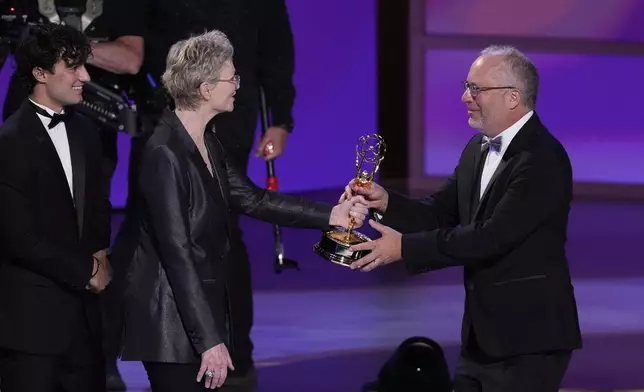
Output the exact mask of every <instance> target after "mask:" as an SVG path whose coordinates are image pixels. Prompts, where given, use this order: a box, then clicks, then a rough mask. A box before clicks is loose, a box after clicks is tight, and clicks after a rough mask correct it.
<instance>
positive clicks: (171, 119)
mask: <svg viewBox="0 0 644 392" xmlns="http://www.w3.org/2000/svg"><path fill="white" fill-rule="evenodd" d="M162 121H165V122H166V123H167V124H168V125H169V126H170V127H172V129H174V130H175V132H176V134H177V135H178V137H179V139H181V141H182V142H183V144H184V146H185V147H186V149H187V151H188V155H189V156H190V160H192V163H193V164H194V165H195V166H196V167H197V170H198V171H199V174H200V176H201V180H202V181H203V182H204V184H206V188H207V189H208V196H209V197H210V198H211V199H212V200H213V201H214V202H215V203H217V200H218V199H219V201H223V202H224V203H225V202H226V200H225V199H224V196H223V192H222V190H221V189H220V187H219V185H218V181H217V179H216V176H212V175H210V171H208V167H207V166H206V163H205V162H204V161H203V159H202V158H201V154H200V153H199V150H198V149H197V146H196V145H195V143H194V141H193V140H192V138H191V137H190V135H189V134H188V131H187V130H186V128H185V127H184V126H183V124H182V123H181V121H180V120H179V118H178V117H177V116H176V115H175V114H174V113H172V112H167V113H166V114H165V115H164V116H163V118H162ZM206 140H207V139H206ZM213 158H214V157H213ZM212 166H213V172H214V171H215V170H216V168H215V166H216V161H213V162H212Z"/></svg>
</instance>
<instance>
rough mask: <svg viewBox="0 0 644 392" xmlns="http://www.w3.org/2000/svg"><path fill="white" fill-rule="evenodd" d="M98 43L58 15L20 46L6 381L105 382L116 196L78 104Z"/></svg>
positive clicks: (1, 323) (44, 384)
mask: <svg viewBox="0 0 644 392" xmlns="http://www.w3.org/2000/svg"><path fill="white" fill-rule="evenodd" d="M90 53H91V47H90V44H89V42H88V40H87V39H86V37H85V36H84V35H83V34H82V33H80V32H78V31H77V30H74V29H73V28H71V27H68V26H64V25H55V24H48V25H45V26H40V27H36V28H34V29H32V31H31V33H30V35H29V36H27V37H26V38H25V39H24V40H23V42H21V43H20V45H19V46H18V48H17V49H16V54H15V58H16V65H17V70H16V72H17V73H18V74H19V75H20V76H21V77H22V78H23V81H24V83H25V85H26V86H28V88H29V98H28V99H27V100H25V101H24V103H23V104H22V106H21V107H20V109H19V110H18V111H16V112H15V113H14V114H13V115H11V116H10V117H9V118H8V119H7V121H6V122H5V123H4V124H3V125H2V126H1V127H0V217H1V219H0V378H1V379H2V392H30V391H34V392H36V391H37V392H49V391H51V392H54V391H56V392H57V391H66V392H76V391H78V392H87V391H102V390H105V369H104V364H103V355H102V347H101V344H102V341H101V337H102V332H101V313H100V311H101V310H100V303H99V298H98V293H99V292H101V291H102V290H103V289H104V288H105V287H106V286H107V284H108V283H109V281H110V279H111V270H110V266H109V262H108V260H107V256H106V249H107V248H108V247H109V240H110V211H111V205H110V203H109V199H108V197H107V195H106V194H105V192H104V191H103V184H102V169H101V144H100V138H99V134H98V130H97V129H96V127H95V126H94V125H93V124H92V123H91V122H90V121H89V120H88V119H86V118H84V117H81V116H80V115H75V114H74V113H73V112H72V111H70V110H69V108H67V106H68V105H74V104H77V103H79V102H80V101H81V99H82V90H83V85H84V83H86V82H87V81H88V80H89V76H88V74H87V71H86V70H85V66H84V64H85V62H86V61H87V58H88V56H89V55H90Z"/></svg>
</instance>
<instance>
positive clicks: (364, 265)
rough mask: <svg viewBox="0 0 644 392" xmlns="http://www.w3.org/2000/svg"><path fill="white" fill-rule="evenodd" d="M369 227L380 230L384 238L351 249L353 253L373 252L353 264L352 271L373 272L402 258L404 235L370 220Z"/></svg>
mask: <svg viewBox="0 0 644 392" xmlns="http://www.w3.org/2000/svg"><path fill="white" fill-rule="evenodd" d="M369 225H371V227H373V228H374V229H376V230H378V231H379V232H380V234H382V236H381V237H380V238H378V239H377V240H373V241H369V242H363V243H361V244H357V245H353V246H351V248H349V250H350V251H352V252H354V251H357V250H371V253H369V254H368V255H366V256H364V257H363V258H361V259H359V260H356V261H355V262H354V263H353V264H351V269H360V270H361V271H365V272H366V271H371V270H373V269H375V268H377V267H380V266H383V265H385V264H390V263H393V262H394V261H398V260H400V259H401V258H402V234H400V233H399V232H397V231H396V230H394V229H392V228H391V227H387V226H385V225H382V224H380V223H378V222H376V221H373V220H369Z"/></svg>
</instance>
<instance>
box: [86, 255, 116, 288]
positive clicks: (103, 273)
mask: <svg viewBox="0 0 644 392" xmlns="http://www.w3.org/2000/svg"><path fill="white" fill-rule="evenodd" d="M93 257H94V267H93V268H92V273H93V274H94V276H93V277H92V278H91V279H90V281H89V284H88V289H89V290H90V291H91V292H93V293H100V292H101V291H103V290H105V288H106V287H107V285H108V284H110V282H111V281H112V266H111V264H110V261H109V259H108V258H107V251H105V250H100V251H98V252H96V253H94V254H93Z"/></svg>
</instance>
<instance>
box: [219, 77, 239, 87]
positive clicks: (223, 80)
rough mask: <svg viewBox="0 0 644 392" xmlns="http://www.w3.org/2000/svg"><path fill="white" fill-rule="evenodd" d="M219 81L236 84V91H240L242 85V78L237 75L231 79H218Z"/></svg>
mask: <svg viewBox="0 0 644 392" xmlns="http://www.w3.org/2000/svg"><path fill="white" fill-rule="evenodd" d="M217 81H218V82H228V83H234V84H235V88H236V89H238V88H239V86H240V85H241V77H240V76H239V75H235V76H233V77H232V78H230V79H217Z"/></svg>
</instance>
